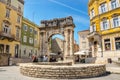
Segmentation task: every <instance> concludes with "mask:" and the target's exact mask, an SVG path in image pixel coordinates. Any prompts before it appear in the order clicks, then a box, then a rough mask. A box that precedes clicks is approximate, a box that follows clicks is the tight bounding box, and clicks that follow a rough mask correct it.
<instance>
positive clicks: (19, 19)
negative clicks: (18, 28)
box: [17, 15, 21, 23]
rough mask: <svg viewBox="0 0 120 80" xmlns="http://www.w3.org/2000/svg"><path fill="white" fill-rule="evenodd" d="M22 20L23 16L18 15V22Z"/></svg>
mask: <svg viewBox="0 0 120 80" xmlns="http://www.w3.org/2000/svg"><path fill="white" fill-rule="evenodd" d="M20 21H21V16H20V15H18V17H17V23H20Z"/></svg>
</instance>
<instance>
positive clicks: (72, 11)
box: [24, 0, 89, 42]
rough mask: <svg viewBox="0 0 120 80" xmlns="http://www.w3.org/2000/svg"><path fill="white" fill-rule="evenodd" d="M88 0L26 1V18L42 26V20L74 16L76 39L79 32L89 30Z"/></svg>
mask: <svg viewBox="0 0 120 80" xmlns="http://www.w3.org/2000/svg"><path fill="white" fill-rule="evenodd" d="M87 4H88V0H25V5H24V17H26V18H28V19H29V20H31V21H33V22H35V23H36V24H38V25H40V21H41V20H49V19H53V18H62V17H67V16H72V17H73V20H74V23H75V26H76V27H75V29H74V39H75V40H76V41H77V42H78V31H82V30H86V29H89V16H88V8H87Z"/></svg>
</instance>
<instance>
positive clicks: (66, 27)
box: [40, 16, 75, 58]
mask: <svg viewBox="0 0 120 80" xmlns="http://www.w3.org/2000/svg"><path fill="white" fill-rule="evenodd" d="M74 27H75V26H74V23H73V19H72V17H71V16H69V17H66V18H59V19H53V20H44V21H41V27H40V55H49V46H48V42H49V39H50V37H51V36H52V35H55V34H61V35H63V36H64V41H65V46H64V49H65V51H64V58H66V57H69V56H73V42H74Z"/></svg>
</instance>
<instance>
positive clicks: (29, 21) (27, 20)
mask: <svg viewBox="0 0 120 80" xmlns="http://www.w3.org/2000/svg"><path fill="white" fill-rule="evenodd" d="M22 19H23V21H26V22H28V23H30V24H32V25H35V26H36V27H38V28H39V25H37V24H35V23H34V22H32V21H31V20H29V19H27V18H25V17H23V18H22Z"/></svg>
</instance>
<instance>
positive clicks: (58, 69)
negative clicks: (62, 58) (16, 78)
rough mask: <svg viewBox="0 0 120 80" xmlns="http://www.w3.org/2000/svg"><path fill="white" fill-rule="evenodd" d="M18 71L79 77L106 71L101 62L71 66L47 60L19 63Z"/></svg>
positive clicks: (59, 77) (27, 74)
mask: <svg viewBox="0 0 120 80" xmlns="http://www.w3.org/2000/svg"><path fill="white" fill-rule="evenodd" d="M40 64H44V65H40ZM45 64H49V65H45ZM50 64H52V65H50ZM55 64H56V63H55ZM20 72H21V73H22V74H23V75H25V76H29V77H36V78H48V79H79V78H88V77H96V76H101V75H103V74H105V73H106V66H105V65H103V64H74V65H71V66H70V65H68V66H67V65H65V66H64V65H62V66H59V65H54V63H49V62H47V63H38V64H37V63H22V64H20Z"/></svg>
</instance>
